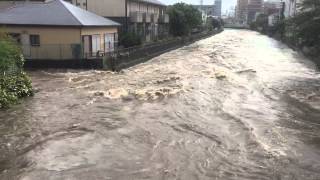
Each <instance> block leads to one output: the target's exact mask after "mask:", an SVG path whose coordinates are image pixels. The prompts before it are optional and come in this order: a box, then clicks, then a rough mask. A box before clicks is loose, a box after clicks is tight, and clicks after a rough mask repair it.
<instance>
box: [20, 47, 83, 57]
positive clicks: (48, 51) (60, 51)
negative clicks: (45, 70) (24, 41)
mask: <svg viewBox="0 0 320 180" xmlns="http://www.w3.org/2000/svg"><path fill="white" fill-rule="evenodd" d="M21 49H22V52H23V55H24V57H25V58H26V59H32V60H36V59H46V60H62V59H80V58H82V56H83V55H82V46H81V45H80V44H41V45H39V46H31V45H22V46H21Z"/></svg>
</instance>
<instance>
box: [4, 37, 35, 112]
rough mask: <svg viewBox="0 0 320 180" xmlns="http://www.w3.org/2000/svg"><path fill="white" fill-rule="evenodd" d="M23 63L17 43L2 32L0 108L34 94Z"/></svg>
mask: <svg viewBox="0 0 320 180" xmlns="http://www.w3.org/2000/svg"><path fill="white" fill-rule="evenodd" d="M23 63H24V58H23V56H22V55H21V51H20V49H19V48H18V46H17V45H16V43H15V42H14V41H13V40H12V39H11V38H10V37H8V36H7V35H6V34H5V33H0V108H4V107H8V106H10V105H11V104H14V103H16V102H17V101H18V99H19V98H22V97H25V96H31V95H32V94H33V91H32V86H31V81H30V79H29V78H28V77H27V75H26V74H25V73H24V72H23Z"/></svg>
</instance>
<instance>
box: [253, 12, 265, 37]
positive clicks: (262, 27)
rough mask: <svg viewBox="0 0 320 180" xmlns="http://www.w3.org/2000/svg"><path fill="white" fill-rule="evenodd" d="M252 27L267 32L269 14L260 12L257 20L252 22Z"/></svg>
mask: <svg viewBox="0 0 320 180" xmlns="http://www.w3.org/2000/svg"><path fill="white" fill-rule="evenodd" d="M250 28H251V29H253V30H258V31H260V32H262V33H266V32H267V29H268V16H267V15H265V14H259V15H258V16H257V19H256V21H255V22H253V23H251V24H250Z"/></svg>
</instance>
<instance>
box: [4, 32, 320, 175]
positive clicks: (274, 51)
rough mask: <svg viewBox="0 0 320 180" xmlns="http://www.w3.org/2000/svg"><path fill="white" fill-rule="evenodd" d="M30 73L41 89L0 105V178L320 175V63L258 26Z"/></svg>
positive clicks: (35, 85)
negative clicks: (113, 64)
mask: <svg viewBox="0 0 320 180" xmlns="http://www.w3.org/2000/svg"><path fill="white" fill-rule="evenodd" d="M29 75H30V76H31V77H32V80H33V85H34V87H35V88H36V90H37V91H38V92H37V93H36V95H35V96H34V97H32V98H28V99H25V100H23V102H22V103H21V104H19V105H17V106H14V107H13V108H11V109H8V110H4V111H0V135H1V136H0V145H1V146H0V179H5V180H7V179H10V180H11V179H21V180H44V179H48V180H65V179H68V180H89V179H90V180H109V179H112V180H113V179H114V180H131V179H132V180H133V179H134V180H135V179H137V180H138V179H139V180H140V179H152V180H160V179H166V180H167V179H169V180H171V179H177V180H195V179H199V180H212V179H223V180H229V179H230V180H257V179H259V180H302V179H303V180H319V179H320V74H319V71H318V70H317V68H316V67H315V65H314V64H313V63H312V62H311V61H309V60H308V59H307V58H305V57H303V56H302V55H300V54H298V53H297V52H295V51H293V50H291V49H290V48H288V47H287V46H285V45H284V44H282V43H280V42H278V41H276V40H273V39H271V38H269V37H267V36H264V35H260V34H258V33H256V32H252V31H248V30H225V31H224V32H223V33H221V34H218V35H216V36H212V37H210V38H207V39H204V40H200V41H198V42H195V43H194V44H191V45H189V46H185V47H182V48H180V49H177V50H174V51H171V52H168V53H165V54H163V55H161V56H158V57H156V58H154V59H152V60H150V61H148V62H146V63H144V64H139V65H137V66H135V67H132V68H129V69H126V70H123V71H121V72H119V73H112V72H105V71H94V70H92V71H73V70H68V71H62V70H60V71H59V70H47V71H33V72H29Z"/></svg>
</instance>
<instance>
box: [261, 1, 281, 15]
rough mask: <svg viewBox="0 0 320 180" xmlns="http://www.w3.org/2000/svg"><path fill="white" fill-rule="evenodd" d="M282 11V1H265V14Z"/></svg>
mask: <svg viewBox="0 0 320 180" xmlns="http://www.w3.org/2000/svg"><path fill="white" fill-rule="evenodd" d="M281 11H282V3H281V2H280V1H265V2H264V3H263V14H266V15H271V14H276V13H278V14H280V13H281Z"/></svg>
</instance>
